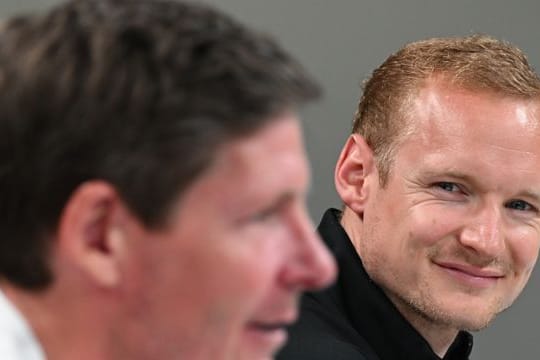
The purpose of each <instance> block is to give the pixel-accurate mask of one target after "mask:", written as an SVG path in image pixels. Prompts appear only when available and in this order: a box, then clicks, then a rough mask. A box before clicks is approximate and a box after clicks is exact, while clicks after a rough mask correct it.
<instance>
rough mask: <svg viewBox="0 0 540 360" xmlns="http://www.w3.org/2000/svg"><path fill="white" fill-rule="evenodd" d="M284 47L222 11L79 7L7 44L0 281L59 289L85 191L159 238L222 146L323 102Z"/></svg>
mask: <svg viewBox="0 0 540 360" xmlns="http://www.w3.org/2000/svg"><path fill="white" fill-rule="evenodd" d="M318 93H319V88H318V86H317V84H316V83H315V82H314V81H313V79H312V78H311V77H310V76H309V75H308V74H307V73H306V72H305V71H304V70H303V68H302V67H301V66H300V65H299V64H298V62H297V61H295V60H294V59H293V58H292V57H291V56H290V55H289V54H288V53H287V52H286V51H285V50H283V49H282V48H281V47H280V46H279V45H278V44H277V43H276V42H275V41H274V40H272V39H271V38H269V37H267V36H266V35H263V34H260V33H258V32H256V31H253V30H252V29H249V28H246V27H245V26H243V25H242V24H239V23H238V22H237V21H235V20H234V19H231V18H230V17H228V16H226V15H225V14H223V13H221V12H219V11H216V10H213V9H211V8H209V7H208V6H205V5H202V4H196V3H183V2H179V1H168V0H162V1H147V0H76V1H71V2H67V3H65V4H63V5H60V6H58V7H57V8H54V9H52V10H51V11H49V12H48V13H46V14H44V15H36V16H20V17H17V18H13V19H10V20H8V21H7V22H6V23H5V24H4V25H3V26H2V30H1V31H0V214H1V216H0V239H1V241H0V277H1V278H5V279H7V280H8V281H10V282H12V283H14V284H17V285H19V286H21V287H25V288H34V289H37V288H43V287H45V286H46V285H47V284H49V283H50V281H51V279H52V274H51V271H50V269H49V266H48V257H47V253H48V249H49V248H50V242H51V241H50V240H51V236H50V235H51V234H52V233H54V231H55V228H56V225H57V221H58V219H59V216H60V214H61V212H62V210H63V208H64V206H65V204H66V202H67V201H68V199H69V197H70V195H71V193H72V192H73V191H74V189H76V188H77V187H78V186H79V185H80V184H81V183H83V182H85V181H87V180H92V179H100V180H103V181H107V182H108V183H110V184H112V185H113V186H114V187H115V188H116V189H117V191H118V192H119V193H120V195H121V196H122V198H123V200H124V201H125V202H126V203H127V204H128V205H129V207H130V208H131V210H132V211H133V212H134V213H135V214H136V215H137V216H138V217H139V218H140V219H141V221H142V222H143V223H144V224H145V225H146V226H148V227H159V226H161V225H162V222H163V219H164V218H165V217H166V215H167V214H168V212H169V208H170V206H171V204H172V203H173V202H175V201H176V200H177V199H178V197H179V196H181V194H182V192H183V191H184V190H185V189H186V188H187V187H188V185H190V184H191V183H192V182H193V181H196V179H197V177H198V176H199V175H200V174H201V173H202V172H203V171H204V170H205V169H206V168H207V167H208V166H209V165H210V164H211V163H212V161H213V160H214V158H215V157H216V156H217V154H218V152H219V150H220V147H221V145H223V144H224V143H227V142H229V141H232V140H234V139H237V138H241V137H245V136H249V135H251V134H253V133H254V132H255V131H257V130H258V129H260V128H262V126H264V125H265V124H267V123H269V122H270V121H273V120H274V119H275V118H276V115H277V114H278V113H280V112H282V111H285V110H289V109H294V108H296V107H297V106H299V105H301V104H303V103H304V102H306V101H309V100H312V99H314V98H316V97H317V96H318Z"/></svg>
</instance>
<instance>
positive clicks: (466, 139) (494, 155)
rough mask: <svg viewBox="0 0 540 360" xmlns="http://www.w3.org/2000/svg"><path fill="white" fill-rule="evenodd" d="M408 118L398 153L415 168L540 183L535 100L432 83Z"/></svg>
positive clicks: (538, 117) (539, 136) (539, 110)
mask: <svg viewBox="0 0 540 360" xmlns="http://www.w3.org/2000/svg"><path fill="white" fill-rule="evenodd" d="M409 114H410V120H409V126H410V128H411V129H412V130H411V133H410V134H409V135H408V136H407V137H406V139H405V140H404V142H403V144H402V146H401V147H400V149H405V148H407V151H408V152H409V153H410V154H411V156H412V154H414V156H415V157H416V159H417V161H418V164H431V165H432V166H434V167H438V168H443V167H446V168H454V170H455V169H457V168H459V170H460V171H464V172H468V173H472V174H480V172H482V174H483V175H485V176H491V175H492V174H495V173H499V174H507V175H509V176H515V175H517V174H518V173H519V174H520V176H527V177H528V178H529V179H532V178H533V177H534V179H535V181H540V104H539V101H538V100H536V101H532V100H524V99H517V98H514V97H505V96H502V95H500V94H496V93H490V92H479V91H471V90H465V89H462V88H458V87H454V86H452V85H449V84H445V83H437V82H433V83H430V84H428V85H427V86H426V87H425V88H423V89H422V90H421V91H420V92H419V93H418V96H417V97H416V98H415V99H414V100H413V101H412V105H411V111H410V112H409ZM399 153H400V150H399V149H398V153H397V154H399Z"/></svg>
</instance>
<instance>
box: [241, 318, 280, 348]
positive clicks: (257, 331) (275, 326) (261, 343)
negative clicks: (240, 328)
mask: <svg viewBox="0 0 540 360" xmlns="http://www.w3.org/2000/svg"><path fill="white" fill-rule="evenodd" d="M289 324H290V322H259V321H253V322H250V323H249V324H247V327H246V334H247V336H248V338H249V339H250V341H251V342H252V343H254V344H255V345H256V346H257V348H258V349H259V350H260V351H263V352H265V353H269V354H271V353H274V352H275V351H277V349H279V348H281V347H282V346H283V345H284V344H285V342H286V341H287V337H288V334H287V326H288V325H289Z"/></svg>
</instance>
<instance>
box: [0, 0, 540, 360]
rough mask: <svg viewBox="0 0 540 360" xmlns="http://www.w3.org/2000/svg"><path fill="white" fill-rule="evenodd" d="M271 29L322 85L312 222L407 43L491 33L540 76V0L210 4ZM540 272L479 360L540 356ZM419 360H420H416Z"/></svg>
mask: <svg viewBox="0 0 540 360" xmlns="http://www.w3.org/2000/svg"><path fill="white" fill-rule="evenodd" d="M58 2H59V1H57V0H1V1H0V17H1V18H5V17H8V16H11V15H13V14H17V13H20V12H25V11H40V10H42V9H45V8H48V7H50V6H51V5H53V4H55V3H58ZM205 2H206V3H209V4H213V5H215V6H216V7H218V8H220V9H222V10H224V11H226V12H227V13H229V14H231V15H233V16H234V17H236V18H237V19H239V20H241V21H243V22H245V23H248V24H250V25H252V26H255V27H257V28H259V29H261V30H263V31H266V32H268V33H270V34H272V35H274V36H275V37H277V38H278V39H279V40H280V42H281V43H282V44H283V45H284V47H285V48H287V50H289V51H290V52H291V53H293V54H294V55H295V56H296V57H297V58H298V59H299V60H300V61H301V62H303V64H304V65H305V66H306V67H307V69H308V70H309V71H310V72H311V73H312V74H313V75H314V76H315V77H316V78H317V79H318V80H319V81H320V83H321V84H322V85H323V86H324V90H325V96H324V98H323V100H322V101H321V102H319V103H317V104H314V105H311V106H309V107H307V108H306V109H304V110H303V111H302V114H301V115H302V117H303V119H304V123H305V126H304V128H305V134H306V135H305V136H306V145H307V148H308V153H309V156H310V159H311V161H312V172H313V180H312V189H311V195H310V198H309V208H310V213H311V215H312V217H313V219H314V221H315V222H318V221H319V218H320V216H321V215H322V213H323V212H324V210H325V209H326V208H327V207H330V206H333V207H339V206H340V202H339V200H338V197H337V195H336V193H335V190H334V185H333V171H334V164H335V161H336V159H337V156H338V154H339V152H340V150H341V146H342V145H343V142H344V141H345V139H346V138H347V136H348V134H349V131H350V127H351V123H352V116H353V113H354V111H355V107H356V103H357V101H358V97H359V94H360V85H361V83H362V81H363V80H364V79H365V78H366V77H367V76H369V74H370V73H371V71H372V70H373V69H374V68H375V67H377V66H378V65H379V64H380V63H381V62H382V61H384V59H385V58H386V57H387V56H388V55H390V54H391V53H392V52H394V51H396V50H397V49H398V48H399V47H401V46H402V45H403V44H405V43H407V42H410V41H414V40H419V39H424V38H428V37H434V36H456V35H467V34H472V33H485V34H490V35H493V36H495V37H497V38H499V39H504V40H507V41H510V42H512V43H514V44H515V45H517V46H518V47H520V48H521V49H523V50H524V51H525V53H527V54H528V56H529V61H530V62H531V64H532V65H533V67H534V68H535V69H536V70H537V71H540V1H538V0H516V1H513V2H509V1H505V0H454V1H443V0H405V1H397V0H393V1H391V0H363V1H360V0H334V1H329V0H272V1H263V0H206V1H205ZM539 305H540V266H538V267H537V270H536V271H535V273H534V274H533V276H532V278H531V281H530V282H529V285H528V287H527V288H526V289H525V291H524V293H523V294H522V296H521V297H520V299H518V300H517V302H516V303H515V304H514V306H513V307H512V308H511V309H510V310H507V311H506V312H504V313H503V314H501V315H500V316H499V317H498V318H497V320H496V321H495V322H494V323H493V324H492V325H491V326H490V327H489V328H488V329H486V330H484V331H481V332H479V333H477V334H475V346H474V351H473V355H472V359H474V360H487V359H510V358H511V359H516V360H518V359H538V358H540V332H539V331H538V330H537V329H538V324H539V323H540V310H539V309H538V307H539ZM411 360H414V359H411Z"/></svg>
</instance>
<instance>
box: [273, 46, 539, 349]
mask: <svg viewBox="0 0 540 360" xmlns="http://www.w3.org/2000/svg"><path fill="white" fill-rule="evenodd" d="M335 182H336V187H337V191H338V193H339V195H340V197H341V199H342V200H343V202H344V204H345V206H344V210H343V212H340V211H337V210H329V211H328V212H327V213H326V214H325V215H324V218H323V220H322V223H321V225H320V228H319V229H320V233H321V234H322V236H323V238H324V239H325V240H326V242H327V243H328V245H329V247H330V248H331V249H332V251H333V252H334V254H335V256H336V258H337V260H338V264H339V270H340V274H339V279H338V281H337V284H336V285H334V286H332V287H331V288H329V289H327V290H325V291H322V292H314V293H308V294H306V296H305V297H304V299H303V303H302V315H301V319H300V322H299V323H298V324H297V325H295V326H293V328H292V336H291V342H290V344H289V345H288V346H287V347H286V348H285V349H284V351H283V352H282V353H281V354H280V356H278V358H279V359H290V360H293V359H294V360H302V359H306V360H307V359H309V360H317V359H329V358H332V359H340V360H344V359H351V360H353V359H356V360H358V359H369V360H371V359H373V360H375V359H377V360H391V359H403V360H405V359H407V360H411V359H414V360H435V359H447V360H458V359H467V358H468V357H469V354H470V352H471V348H472V337H471V335H470V334H469V333H468V332H467V331H475V330H479V329H482V328H484V327H486V326H487V325H488V324H489V323H490V321H491V320H492V319H493V318H494V317H495V316H496V315H497V314H498V313H500V312H501V311H503V310H504V309H506V308H507V307H509V306H510V305H511V304H512V302H513V301H514V300H515V299H516V297H517V296H518V295H519V293H520V292H521V291H522V290H523V287H524V286H525V284H526V283H527V280H528V278H529V276H530V274H531V271H532V269H533V266H534V264H535V262H536V259H537V255H538V249H539V245H540V80H539V78H538V77H537V75H536V74H535V73H534V72H533V71H532V70H531V68H530V67H529V65H528V64H527V61H526V59H525V56H524V55H523V54H522V53H521V52H520V51H519V50H518V49H516V48H515V47H513V46H512V45H510V44H507V43H504V42H500V41H497V40H495V39H492V38H490V37H486V36H471V37H465V38H448V39H431V40H426V41H420V42H416V43H411V44H409V45H407V46H405V47H404V48H403V49H401V50H400V51H398V52H397V53H396V54H394V55H392V56H390V57H389V58H388V59H387V60H386V61H385V62H384V63H383V64H382V65H381V66H380V67H379V68H378V69H376V70H375V71H374V73H373V75H372V77H371V78H370V79H369V80H368V81H367V83H366V85H365V89H364V94H363V96H362V98H361V100H360V104H359V108H358V111H357V114H356V118H355V122H354V129H353V134H352V135H351V136H350V137H349V139H348V141H347V143H346V144H345V146H344V148H343V151H342V153H341V156H340V158H339V160H338V162H337V166H336V171H335Z"/></svg>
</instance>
